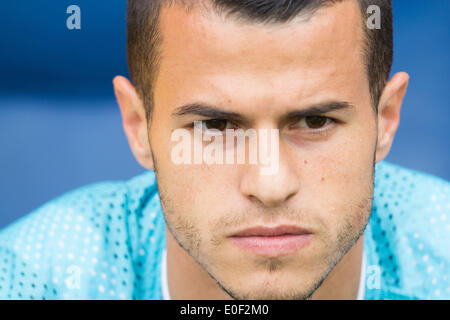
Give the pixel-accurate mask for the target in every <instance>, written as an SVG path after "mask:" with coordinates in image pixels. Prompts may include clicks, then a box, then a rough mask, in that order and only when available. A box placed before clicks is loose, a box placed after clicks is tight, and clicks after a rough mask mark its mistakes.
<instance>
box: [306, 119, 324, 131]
mask: <svg viewBox="0 0 450 320" xmlns="http://www.w3.org/2000/svg"><path fill="white" fill-rule="evenodd" d="M327 122H328V118H327V117H319V116H311V117H305V123H306V125H307V126H308V128H310V129H320V128H322V127H323V126H325V125H326V124H327Z"/></svg>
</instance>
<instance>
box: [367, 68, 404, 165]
mask: <svg viewBox="0 0 450 320" xmlns="http://www.w3.org/2000/svg"><path fill="white" fill-rule="evenodd" d="M408 82H409V75H408V74H407V73H405V72H399V73H396V74H395V75H394V76H393V77H392V79H391V80H390V81H389V82H388V83H387V84H386V86H385V88H384V90H383V93H382V95H381V97H380V102H379V104H378V141H377V149H376V160H375V161H376V162H379V161H381V160H383V159H384V158H386V156H387V155H388V153H389V150H390V149H391V146H392V142H393V141H394V137H395V133H396V132H397V128H398V125H399V123H400V110H401V108H402V103H403V98H404V96H405V93H406V88H407V87H408Z"/></svg>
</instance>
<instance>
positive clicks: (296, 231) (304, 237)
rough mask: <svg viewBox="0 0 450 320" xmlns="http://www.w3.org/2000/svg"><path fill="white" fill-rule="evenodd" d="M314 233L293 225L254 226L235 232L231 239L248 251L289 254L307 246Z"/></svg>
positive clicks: (260, 253) (277, 254)
mask: <svg viewBox="0 0 450 320" xmlns="http://www.w3.org/2000/svg"><path fill="white" fill-rule="evenodd" d="M312 237H313V234H312V233H311V232H310V231H309V230H306V229H303V228H300V227H298V226H292V225H281V226H276V227H262V226H258V227H252V228H248V229H244V230H242V231H239V232H237V233H235V234H233V235H232V236H231V237H230V240H231V241H232V242H233V243H234V244H235V245H237V246H238V247H240V248H241V249H244V250H246V251H249V252H251V253H254V254H257V255H263V256H271V257H275V256H281V255H288V254H292V253H294V252H296V251H298V250H299V249H301V248H304V247H306V246H307V245H308V244H309V243H310V242H311V239H312Z"/></svg>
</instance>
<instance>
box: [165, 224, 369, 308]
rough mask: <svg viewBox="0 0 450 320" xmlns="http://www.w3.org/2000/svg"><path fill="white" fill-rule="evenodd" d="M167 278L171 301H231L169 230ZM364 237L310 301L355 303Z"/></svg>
mask: <svg viewBox="0 0 450 320" xmlns="http://www.w3.org/2000/svg"><path fill="white" fill-rule="evenodd" d="M166 241H167V246H166V248H167V277H168V286H169V292H170V297H171V299H174V300H181V299H183V300H229V299H231V297H230V296H229V295H228V294H227V293H226V292H224V291H223V290H222V289H221V288H220V287H219V285H218V284H217V283H216V281H215V280H214V279H213V278H212V277H211V276H210V275H209V274H208V273H207V272H206V270H205V269H204V268H203V267H202V266H201V265H199V264H198V263H197V261H195V259H194V258H192V257H191V256H190V255H189V253H187V252H186V250H184V249H183V248H182V247H180V245H179V244H178V242H177V241H176V240H175V239H174V238H173V236H172V233H171V232H170V231H169V230H168V229H167V227H166ZM363 242H364V237H363V236H361V237H360V239H359V240H358V241H357V242H356V243H355V245H354V246H353V247H352V248H351V249H350V250H349V251H348V252H347V253H346V254H345V255H344V257H343V258H342V259H341V260H340V261H339V262H338V264H336V266H335V267H334V268H333V270H332V271H331V272H330V273H329V274H328V276H327V278H326V279H325V280H324V281H323V283H322V285H321V286H320V287H319V288H318V289H317V290H316V291H315V292H314V294H313V295H312V297H311V299H313V300H315V299H317V300H326V299H336V300H341V299H356V298H357V294H358V287H359V279H360V273H361V262H362V253H363Z"/></svg>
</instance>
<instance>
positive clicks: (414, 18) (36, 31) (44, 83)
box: [0, 0, 450, 228]
mask: <svg viewBox="0 0 450 320" xmlns="http://www.w3.org/2000/svg"><path fill="white" fill-rule="evenodd" d="M71 4H76V5H78V6H80V8H81V14H82V21H81V23H82V29H81V30H75V31H70V30H68V29H67V28H66V19H67V17H68V15H67V14H66V8H67V7H68V6H69V5H71ZM125 6H126V3H125V0H108V1H92V0H74V1H61V0H60V1H55V0H39V1H31V0H14V1H2V2H0V13H1V19H0V41H1V42H0V43H1V44H0V46H1V47H0V48H1V49H0V75H1V77H0V200H1V201H0V228H1V227H2V226H5V225H6V224H8V223H10V222H11V221H13V220H15V219H17V218H18V217H20V216H22V215H24V214H26V213H28V212H30V211H31V210H33V209H34V208H36V207H37V206H39V205H41V204H43V203H44V202H46V201H48V200H50V199H52V198H54V197H55V196H58V195H60V194H62V193H64V192H66V191H69V190H71V189H74V188H76V187H79V186H81V185H85V184H88V183H91V182H95V181H103V180H117V179H128V178H130V177H131V176H134V175H136V174H139V173H141V172H143V171H144V169H142V168H141V167H139V165H138V164H137V163H136V161H135V160H134V158H133V156H132V154H131V152H130V150H129V147H128V145H127V142H126V139H125V135H124V134H123V130H122V127H121V119H120V114H119V111H118V108H117V105H116V103H115V101H114V95H113V91H112V85H111V81H112V78H113V77H114V76H115V75H117V74H122V75H126V76H128V71H127V66H126V48H125V45H126V38H125V35H126V29H125ZM449 9H450V1H448V0H430V1H423V0H411V1H404V0H394V16H395V59H394V65H393V72H397V71H407V72H408V73H409V74H410V75H411V82H410V86H409V88H408V93H407V97H406V99H405V103H404V106H403V114H402V121H401V125H400V130H399V132H398V135H397V137H396V139H395V143H394V146H393V149H392V151H391V154H390V155H389V158H388V160H390V161H392V162H395V163H398V164H401V165H404V166H407V167H410V168H414V169H419V170H422V171H425V172H428V173H432V174H435V175H438V176H441V177H443V178H445V179H447V180H448V179H450V169H449V163H450V148H449V138H450V133H449V132H450V131H449V124H448V119H449V118H450V108H449V100H450V97H449V74H450V70H449V66H450V64H449V49H450V47H449V18H450V14H449V13H450V10H449Z"/></svg>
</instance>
